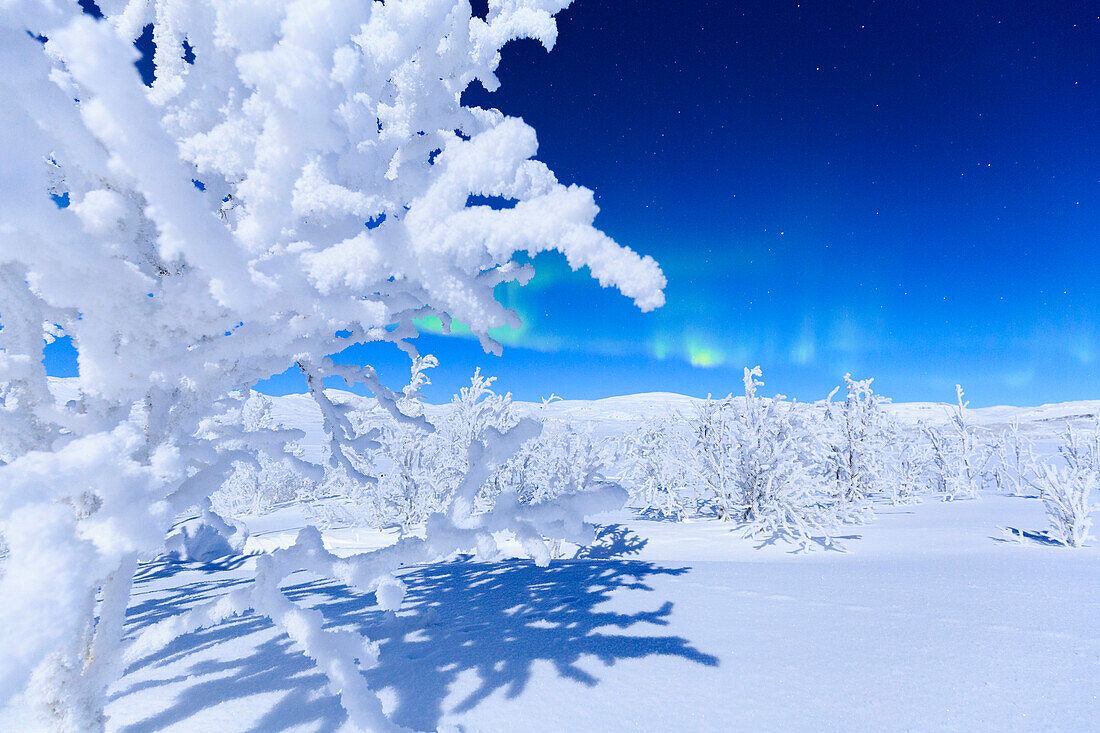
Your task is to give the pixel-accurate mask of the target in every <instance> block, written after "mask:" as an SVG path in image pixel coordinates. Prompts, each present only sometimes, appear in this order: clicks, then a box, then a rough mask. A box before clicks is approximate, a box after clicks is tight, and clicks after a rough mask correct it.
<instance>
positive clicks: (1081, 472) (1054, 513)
mask: <svg viewBox="0 0 1100 733" xmlns="http://www.w3.org/2000/svg"><path fill="white" fill-rule="evenodd" d="M1058 452H1059V454H1060V455H1061V457H1062V459H1063V461H1064V465H1044V466H1043V467H1042V469H1041V472H1040V473H1039V487H1040V495H1041V496H1042V498H1043V506H1044V507H1045V508H1046V510H1047V517H1048V518H1049V519H1050V531H1051V535H1052V536H1053V537H1054V539H1056V540H1058V541H1059V542H1061V543H1062V544H1064V545H1068V546H1069V547H1080V546H1081V545H1083V544H1084V543H1085V542H1086V541H1087V540H1088V539H1090V537H1091V535H1090V534H1089V530H1090V529H1091V528H1092V510H1093V509H1094V507H1093V504H1092V497H1093V492H1096V493H1097V494H1100V421H1098V422H1096V423H1094V424H1093V425H1092V426H1091V428H1090V429H1088V430H1085V431H1082V430H1079V429H1078V428H1075V427H1074V426H1073V425H1072V424H1070V425H1068V426H1067V427H1066V432H1065V433H1064V435H1063V437H1062V444H1061V445H1060V446H1059V447H1058Z"/></svg>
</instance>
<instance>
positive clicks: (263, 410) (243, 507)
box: [210, 392, 314, 517]
mask: <svg viewBox="0 0 1100 733" xmlns="http://www.w3.org/2000/svg"><path fill="white" fill-rule="evenodd" d="M241 422H242V426H243V427H244V430H245V431H247V432H256V431H266V430H272V429H274V428H277V427H278V426H277V425H276V424H275V421H274V418H273V417H272V415H271V399H270V398H268V397H265V396H264V395H262V394H260V393H259V392H252V393H251V395H250V396H249V397H248V398H247V399H246V400H245V403H244V405H243V407H242V408H241ZM297 465H298V464H297V463H296V462H294V461H293V460H292V459H288V458H284V457H282V456H278V457H275V458H272V457H271V456H270V455H268V454H266V453H261V454H259V455H257V456H255V457H254V458H252V459H251V460H247V461H239V462H237V463H235V464H234V468H233V473H232V475H230V477H229V478H228V479H227V480H226V481H225V483H223V484H222V485H221V486H220V487H219V488H218V490H217V491H215V492H214V494H213V495H212V496H211V497H210V499H211V502H212V504H213V509H214V510H215V511H216V512H217V513H218V514H222V515H226V516H238V517H239V516H242V515H257V514H264V513H266V512H269V511H271V510H272V509H274V508H275V507H277V506H279V505H280V504H285V503H287V502H290V501H293V500H295V499H297V498H300V497H304V496H307V495H308V494H309V493H310V489H311V488H312V487H313V485H314V481H312V480H310V479H309V478H308V477H307V476H306V475H305V474H304V473H303V472H302V471H301V470H299V469H298V467H297Z"/></svg>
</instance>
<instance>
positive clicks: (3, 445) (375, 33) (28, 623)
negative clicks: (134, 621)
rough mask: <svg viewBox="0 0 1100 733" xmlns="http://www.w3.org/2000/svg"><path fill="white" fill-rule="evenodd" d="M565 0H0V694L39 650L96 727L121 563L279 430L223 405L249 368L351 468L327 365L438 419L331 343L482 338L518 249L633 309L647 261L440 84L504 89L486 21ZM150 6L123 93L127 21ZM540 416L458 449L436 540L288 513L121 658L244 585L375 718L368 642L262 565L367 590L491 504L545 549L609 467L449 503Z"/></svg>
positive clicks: (481, 536)
mask: <svg viewBox="0 0 1100 733" xmlns="http://www.w3.org/2000/svg"><path fill="white" fill-rule="evenodd" d="M567 4H568V3H567V2H566V0H511V1H509V2H497V1H496V0H493V1H492V2H490V3H489V7H488V12H487V15H486V16H485V17H484V18H483V19H482V18H475V17H472V15H471V10H470V6H469V4H468V3H467V2H466V0H404V1H401V2H386V3H381V2H348V1H347V0H308V1H307V0H268V1H267V2H262V3H243V4H242V3H231V2H226V1H225V0H132V1H129V2H128V1H127V0H112V1H111V2H103V3H101V5H100V7H101V8H102V10H103V15H104V17H103V18H102V19H101V20H94V19H92V18H91V17H89V16H87V15H84V14H82V12H81V9H80V6H79V5H78V4H77V3H55V2H45V1H41V2H38V1H36V0H26V1H22V2H15V3H12V2H8V3H5V4H4V5H3V10H2V11H0V67H2V68H3V69H4V74H3V77H2V78H0V129H2V130H3V132H4V134H3V136H2V137H0V326H2V328H0V400H2V403H0V409H2V410H3V415H2V416H0V459H2V461H3V465H0V485H2V486H3V487H4V491H3V492H0V532H2V533H3V535H4V537H5V539H6V541H7V543H8V546H9V556H8V560H7V562H6V565H5V572H4V576H3V579H2V580H0V649H3V650H4V663H3V665H0V704H2V703H3V702H4V701H6V700H8V699H9V698H10V697H11V696H12V695H13V694H16V693H18V692H19V691H20V690H22V689H24V688H25V687H26V684H27V682H28V681H29V680H30V678H31V675H32V671H33V672H34V675H33V676H34V684H33V685H32V686H31V688H30V689H29V690H28V699H29V700H30V701H31V702H32V703H34V704H36V705H38V706H39V709H40V710H41V711H42V713H43V716H44V719H43V723H42V725H43V727H51V726H52V727H60V728H63V729H66V730H94V729H98V728H101V727H102V726H103V714H102V709H103V702H104V699H105V694H106V689H107V686H108V684H110V682H111V680H112V678H113V677H114V676H115V674H116V673H117V670H118V668H119V666H120V663H121V662H122V657H120V652H119V647H120V643H121V633H122V619H123V613H124V609H125V607H126V603H127V599H128V596H129V592H130V583H131V577H132V570H133V567H134V564H135V562H136V561H137V560H138V559H141V558H149V557H152V556H153V555H155V554H156V553H158V552H160V551H161V550H163V547H164V541H165V536H166V534H167V532H168V530H169V528H170V527H171V526H172V524H173V523H174V522H175V521H176V518H177V517H178V516H179V515H181V514H182V513H185V512H187V511H189V510H190V509H191V508H192V507H195V506H200V505H202V504H203V502H204V500H205V499H206V498H207V497H209V496H210V494H211V493H213V492H214V491H215V490H216V489H217V488H218V487H219V486H220V485H221V484H222V483H224V481H225V480H226V479H227V478H228V477H229V476H230V475H231V473H232V471H233V470H234V465H235V464H237V463H239V462H241V461H248V460H250V459H254V458H255V456H256V455H257V454H260V453H267V454H269V455H271V457H272V458H273V459H275V458H278V459H283V456H284V455H289V454H285V446H286V445H287V444H288V443H292V442H293V441H294V440H295V439H296V437H297V436H296V435H294V434H292V433H293V431H279V430H263V431H252V432H249V431H245V430H243V429H242V428H241V420H240V419H239V418H240V410H241V402H242V400H243V399H244V397H243V395H244V394H245V392H244V390H245V389H246V388H248V387H250V386H251V385H253V384H255V383H256V382H257V381H258V380H260V379H264V378H266V377H268V376H270V375H272V374H277V373H281V372H283V371H284V370H286V369H287V368H288V367H292V366H296V367H297V368H298V369H299V370H300V371H301V372H302V373H303V374H304V376H305V378H306V382H307V385H308V387H309V390H310V394H311V395H312V397H313V399H314V400H315V401H316V402H317V404H318V406H319V407H320V409H321V412H322V416H323V419H324V426H325V430H326V432H327V435H328V437H329V449H330V450H329V463H330V468H339V469H341V470H343V471H345V472H346V474H347V476H348V478H349V479H351V480H356V481H364V482H368V483H370V482H372V481H374V480H375V479H374V478H373V477H372V476H370V475H367V474H365V473H364V472H363V471H362V470H360V469H359V468H358V467H357V466H356V465H355V462H354V460H353V459H352V458H350V457H349V453H345V449H347V450H348V451H350V453H352V454H354V453H356V452H360V453H361V452H362V451H364V450H366V449H367V448H368V447H369V445H370V444H371V442H372V440H373V438H372V437H371V436H369V435H358V434H357V432H356V430H355V428H354V426H353V425H352V424H351V422H350V420H349V417H348V412H349V409H350V408H349V407H348V406H347V405H342V404H336V403H334V402H333V401H331V400H330V399H329V397H328V396H327V395H326V394H325V392H324V389H323V385H324V380H326V379H344V380H345V381H347V382H352V383H361V384H364V385H365V386H366V387H367V388H369V389H371V390H372V391H373V392H374V393H375V395H376V396H377V397H378V399H379V401H380V402H381V404H382V405H383V406H385V407H386V408H387V409H389V410H391V412H392V413H393V414H394V417H395V419H398V420H402V421H407V420H412V421H414V422H418V423H420V424H421V425H423V426H424V427H425V429H430V426H428V425H426V424H425V421H423V420H417V419H416V418H408V417H406V416H403V415H401V413H400V411H399V409H398V408H397V405H396V398H395V396H394V395H392V394H391V393H390V392H389V391H388V390H386V389H385V388H384V387H383V386H382V385H381V384H379V382H378V379H377V376H376V374H375V373H374V371H373V370H372V369H369V368H358V367H356V368H351V367H346V366H341V365H337V364H334V363H333V362H332V361H331V360H329V359H327V358H326V356H325V355H326V354H331V353H335V352H337V351H340V350H342V349H344V348H346V347H347V346H349V345H351V344H354V343H362V342H367V341H377V340H386V341H391V342H394V343H396V344H398V345H401V346H402V347H403V348H405V349H406V350H409V351H410V352H411V351H412V347H411V345H410V344H409V343H408V339H409V338H411V337H414V336H415V335H416V333H417V331H416V327H415V320H416V319H417V318H421V317H424V316H428V315H436V316H438V317H439V318H440V319H442V320H443V321H444V323H446V324H450V323H451V320H452V319H457V320H459V321H460V322H462V323H463V324H465V325H466V326H468V327H469V328H470V329H471V330H472V331H473V333H475V334H476V335H477V336H478V338H479V339H480V340H481V343H482V344H483V346H484V347H485V348H486V349H489V350H492V351H499V348H500V346H499V344H497V343H496V342H494V341H493V339H492V338H491V337H490V336H489V335H488V334H489V332H490V329H492V328H494V327H497V326H502V325H517V324H518V322H519V319H518V316H517V315H516V314H515V313H513V312H511V311H509V310H507V309H506V308H505V307H503V306H502V305H501V304H500V303H498V302H497V301H496V299H495V297H494V288H495V286H496V285H498V284H500V283H502V282H508V281H515V282H518V283H521V284H522V283H526V282H527V281H528V280H529V279H530V278H531V276H532V274H533V269H532V267H531V266H529V265H522V264H519V262H518V261H517V254H519V253H523V254H524V255H525V256H526V255H534V254H536V253H538V252H540V251H544V250H557V251H560V252H562V253H563V254H564V255H565V257H566V259H567V260H568V262H569V264H570V265H571V266H572V267H573V268H580V267H582V266H587V267H589V268H590V270H591V272H592V275H593V276H594V277H595V278H596V279H597V280H599V282H600V283H601V284H602V285H605V286H615V287H618V288H619V289H620V290H621V291H622V292H623V293H625V294H626V295H627V296H629V297H631V298H633V299H634V300H635V302H636V303H637V304H638V305H639V306H640V307H641V308H643V309H647V310H648V309H650V308H654V307H657V306H659V305H661V304H662V302H663V294H662V288H663V286H664V278H663V276H662V274H661V272H660V269H659V268H658V267H657V265H656V263H655V262H653V260H652V259H650V258H643V257H639V256H638V255H636V254H635V253H633V252H631V251H630V250H627V249H624V248H622V247H620V246H619V245H617V244H616V243H615V242H613V241H612V240H611V239H609V238H608V237H607V236H605V235H604V234H602V233H601V232H599V231H598V230H596V229H595V228H594V227H593V226H592V222H593V220H594V217H595V215H596V213H597V207H596V205H595V203H594V200H593V196H592V193H591V192H590V191H588V190H586V189H584V188H581V187H578V186H573V185H571V186H564V185H562V184H561V183H559V182H558V181H557V179H556V178H555V177H554V175H553V174H552V172H551V171H550V170H549V169H548V168H547V167H546V166H545V165H543V164H541V163H539V162H537V161H535V160H533V156H534V154H535V152H536V148H537V143H536V137H535V133H534V131H533V130H532V129H531V128H530V127H528V126H527V125H526V124H524V123H523V121H522V120H519V119H516V118H510V117H506V116H504V115H502V114H501V113H499V112H497V111H495V110H486V109H479V108H469V107H464V106H462V104H461V97H462V93H463V90H464V89H466V87H467V86H468V85H469V84H470V83H471V82H473V81H474V80H480V82H481V83H482V84H483V85H485V87H486V88H488V89H489V90H493V89H495V88H496V87H497V80H496V77H495V75H494V69H495V68H496V66H497V64H498V63H499V60H500V48H501V47H502V46H503V45H504V44H505V43H507V42H508V41H509V40H511V39H514V38H521V37H529V38H534V39H537V40H539V41H541V42H542V44H543V45H544V46H546V47H547V48H550V47H551V46H552V45H553V43H554V40H555V34H556V26H555V22H554V19H553V14H554V13H555V12H557V11H559V10H561V9H562V8H563V7H564V6H565V5H567ZM149 24H151V25H152V26H153V38H154V41H155V44H156V52H155V57H154V64H155V71H156V79H155V81H153V83H152V86H151V87H146V86H144V85H143V84H142V82H141V79H140V77H139V75H138V73H137V71H136V70H135V67H134V64H133V61H134V58H135V55H136V51H135V48H134V45H133V41H134V39H135V38H137V37H138V36H139V35H140V34H141V33H142V29H143V28H144V27H145V26H146V25H149ZM185 42H186V44H187V49H188V53H187V56H188V58H187V59H185V58H184V55H185V54H184V43H185ZM51 195H52V197H51ZM472 195H473V196H492V197H498V196H499V197H503V198H506V199H510V200H514V201H515V202H516V203H515V205H514V207H512V208H510V209H503V210H494V209H492V208H490V207H488V206H479V205H468V203H469V202H470V200H471V199H470V197H471V196H472ZM55 200H57V201H67V202H68V206H66V207H64V208H61V207H59V206H58V204H56V203H55ZM56 338H69V339H71V340H72V343H73V344H74V345H75V347H76V349H77V351H78V354H79V356H78V358H79V376H78V377H77V378H76V379H75V382H74V390H75V393H76V396H75V397H73V398H70V397H65V398H57V397H55V396H54V395H53V394H51V392H50V390H49V388H48V384H47V379H46V374H45V371H44V367H43V364H42V357H43V347H44V344H45V341H46V340H51V339H56ZM535 432H537V428H536V427H535V426H533V425H531V424H530V423H527V422H523V421H521V422H519V423H518V424H517V425H516V427H515V428H513V429H512V430H510V431H508V432H507V433H501V432H499V431H494V430H490V431H488V434H487V435H486V436H485V437H484V440H478V441H474V442H473V443H471V445H470V447H469V452H468V460H467V465H468V466H469V471H468V472H467V473H466V474H465V475H464V476H463V477H462V480H461V481H460V483H459V487H458V489H457V490H456V491H455V500H454V501H453V502H452V503H451V505H450V506H449V507H448V513H447V515H446V516H444V515H434V516H433V517H431V518H429V520H428V523H427V525H428V526H427V539H419V540H415V541H414V538H409V540H408V541H407V542H405V541H403V542H402V543H401V544H400V545H399V546H398V547H396V548H394V549H392V550H389V551H382V552H380V553H368V554H365V555H362V556H359V557H357V558H345V559H338V558H334V557H332V556H331V555H329V554H328V553H327V552H326V551H325V550H324V548H323V547H322V546H321V543H320V538H319V535H318V534H317V533H316V531H313V530H310V531H305V532H303V534H302V536H301V537H300V540H299V542H298V544H296V545H295V546H294V547H292V548H289V549H287V550H285V551H283V550H280V551H276V552H274V553H272V554H270V555H267V556H263V557H261V558H260V561H259V562H258V563H257V577H256V582H255V583H254V584H252V585H248V586H247V587H242V588H241V589H239V590H238V591H235V592H234V594H232V596H231V597H230V598H228V599H225V601H224V602H219V603H218V604H217V605H216V606H212V607H204V608H201V609H195V610H194V611H191V612H188V614H187V615H186V616H185V617H179V618H170V619H168V620H166V621H165V622H164V623H163V624H161V625H157V626H154V627H153V628H152V630H151V631H150V632H149V633H148V634H146V635H143V637H142V639H141V640H139V642H138V644H137V646H136V647H132V648H131V652H128V654H127V655H122V656H123V657H125V658H132V654H134V653H141V652H142V651H143V650H144V651H148V649H149V648H150V645H157V644H163V643H166V642H167V641H168V640H170V639H171V638H173V636H175V635H177V634H179V633H183V632H186V631H188V630H190V629H194V628H199V627H202V626H206V625H209V624H212V623H216V622H217V621H219V620H220V619H223V618H226V617H228V616H229V615H232V614H235V613H241V612H244V611H245V610H247V609H254V610H255V611H257V612H258V613H260V614H262V615H265V616H268V617H269V618H271V619H272V620H273V621H274V622H275V623H276V625H277V626H278V627H279V628H281V629H282V630H284V631H286V632H287V633H288V634H289V635H290V638H291V639H292V641H293V642H294V643H295V644H296V645H297V646H298V647H299V648H301V649H302V650H303V651H304V653H305V654H306V655H307V656H308V657H310V658H311V659H313V660H314V661H315V662H316V663H317V665H318V667H319V669H321V670H323V672H324V673H325V674H326V675H327V676H328V679H329V680H330V681H331V683H332V689H333V690H334V691H336V692H338V693H339V695H340V699H341V701H342V703H343V705H344V707H345V709H346V710H347V712H348V716H349V719H350V722H351V724H352V725H354V726H358V727H361V728H383V729H384V728H387V727H390V724H389V722H388V721H387V720H386V719H385V717H384V716H383V714H382V708H381V705H380V703H379V702H378V700H377V698H375V697H374V696H373V694H372V693H371V692H370V691H369V690H368V689H367V687H366V683H365V681H364V679H363V678H362V677H361V676H360V675H359V672H358V666H357V661H358V662H361V663H363V664H369V663H370V662H371V660H372V659H374V658H375V652H374V649H373V648H372V646H371V645H369V644H366V643H365V642H364V641H363V639H362V638H361V637H359V636H358V635H356V634H351V633H350V632H343V631H333V630H326V629H323V628H322V625H321V620H320V616H319V612H318V611H311V610H306V609H303V608H301V607H299V606H297V605H296V604H295V603H293V602H292V601H291V600H290V599H289V598H288V597H287V596H286V595H285V594H284V593H283V591H282V590H281V589H280V588H279V583H280V582H281V581H282V579H283V578H284V577H286V575H287V574H289V573H291V572H295V571H297V570H299V569H302V568H309V569H312V570H314V571H317V572H321V573H324V574H328V575H334V576H336V577H338V578H340V579H341V580H342V581H343V582H348V583H350V584H352V585H354V586H356V587H360V588H363V589H366V590H372V589H375V588H378V587H379V586H380V585H385V586H386V587H388V588H389V587H394V585H393V584H394V583H395V582H396V581H392V580H391V579H390V576H391V574H392V572H393V571H394V570H396V569H397V568H398V567H399V566H400V563H401V562H405V563H411V562H421V561H427V560H431V559H433V558H437V557H440V556H442V555H446V554H447V553H449V552H451V551H454V550H456V549H462V548H465V549H469V548H474V547H476V548H478V549H479V551H483V552H485V553H490V552H491V551H492V547H493V545H492V535H491V534H490V533H491V532H492V531H494V530H499V529H504V528H507V529H511V530H512V531H513V532H515V533H516V534H517V536H519V537H520V538H521V541H523V542H524V543H525V547H526V548H527V550H528V551H529V552H531V553H532V554H533V555H534V556H535V557H536V559H538V560H539V561H540V562H541V561H544V560H545V559H546V558H548V556H549V551H548V550H547V548H546V546H545V543H544V542H543V541H542V539H541V537H542V535H547V536H561V535H568V536H569V537H570V538H585V537H588V536H590V533H589V532H588V530H586V529H585V527H584V525H583V523H582V521H581V515H582V514H583V513H584V512H586V511H595V510H602V509H604V508H607V507H608V506H609V504H614V503H615V502H616V501H621V500H622V499H623V498H624V496H623V494H622V492H621V491H620V490H618V489H608V490H606V491H602V492H598V493H596V494H594V495H580V494H578V495H572V496H568V497H564V498H563V500H562V502H560V503H555V504H552V505H545V506H539V507H537V509H538V511H530V512H528V511H527V510H526V508H525V507H523V506H521V505H520V504H519V502H518V501H510V500H509V497H507V496H505V497H503V501H498V502H497V505H496V507H495V508H494V509H493V511H492V512H490V513H487V514H485V515H482V516H473V515H472V514H471V508H472V507H473V497H474V495H475V493H476V491H477V490H478V488H479V487H480V486H481V484H482V483H483V482H484V480H485V478H486V477H487V476H488V475H489V473H491V471H492V470H495V467H496V466H497V465H498V464H500V463H502V462H503V461H504V460H506V459H507V457H508V456H510V455H511V452H512V451H514V450H515V449H516V448H518V447H519V445H521V444H522V442H524V441H525V440H528V439H530V438H531V437H533V435H534V433H535ZM295 465H296V466H297V468H298V469H299V470H301V471H303V472H304V473H305V474H306V475H307V477H308V478H310V480H314V481H316V480H319V479H320V476H319V475H318V473H317V472H315V471H311V469H310V468H309V467H308V466H306V465H300V464H295ZM582 541H583V539H582ZM387 597H388V598H390V599H391V600H393V597H394V594H392V593H387ZM97 599H98V600H97ZM93 618H98V621H95V622H94V623H93ZM89 629H94V630H93V631H91V632H90V633H89Z"/></svg>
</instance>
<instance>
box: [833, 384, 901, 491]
mask: <svg viewBox="0 0 1100 733" xmlns="http://www.w3.org/2000/svg"><path fill="white" fill-rule="evenodd" d="M873 381H874V378H871V379H861V380H855V379H852V375H851V374H845V375H844V384H845V388H846V396H845V399H844V401H843V402H841V403H834V402H833V401H832V398H833V395H835V394H836V392H837V391H838V390H839V389H840V388H839V387H837V388H836V389H834V390H833V391H832V392H831V393H830V394H829V397H828V399H826V400H825V416H826V421H827V424H828V427H829V431H828V437H827V441H828V443H829V448H828V466H829V474H830V476H831V477H832V480H833V481H834V482H835V484H836V493H837V498H838V499H839V500H840V501H841V502H843V503H846V504H860V503H863V502H865V501H866V500H867V499H869V498H870V497H871V496H872V494H875V493H877V492H879V491H882V490H883V489H884V488H885V484H886V483H887V482H888V481H889V478H890V477H889V470H890V464H889V453H890V451H891V448H892V446H891V444H890V443H891V438H892V437H893V436H892V435H891V433H890V423H889V418H888V416H887V414H886V411H885V409H883V405H885V404H887V403H888V402H889V401H890V400H889V399H888V398H884V397H882V396H881V395H878V394H875V392H874V390H873V389H871V383H872V382H873Z"/></svg>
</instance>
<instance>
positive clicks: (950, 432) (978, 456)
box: [924, 385, 990, 501]
mask: <svg viewBox="0 0 1100 733" xmlns="http://www.w3.org/2000/svg"><path fill="white" fill-rule="evenodd" d="M955 396H956V399H957V402H956V404H955V405H953V406H952V407H951V408H950V409H949V410H948V417H949V419H948V422H947V425H946V426H944V427H942V428H941V427H934V426H930V425H925V426H924V432H925V435H926V436H927V438H928V442H929V443H930V445H931V450H932V465H933V475H934V479H935V484H936V490H937V492H938V493H939V494H940V496H941V497H942V498H943V500H944V501H952V500H955V499H974V498H977V496H978V492H979V491H981V489H982V480H983V475H984V472H985V467H986V464H987V463H988V461H989V457H990V451H989V448H988V446H987V445H986V444H985V442H984V441H983V440H982V438H981V436H980V434H979V431H978V428H977V427H976V426H975V425H974V424H973V423H972V422H971V421H970V416H969V413H968V411H967V405H969V404H970V403H969V402H964V401H963V388H962V387H961V386H960V385H955Z"/></svg>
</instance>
